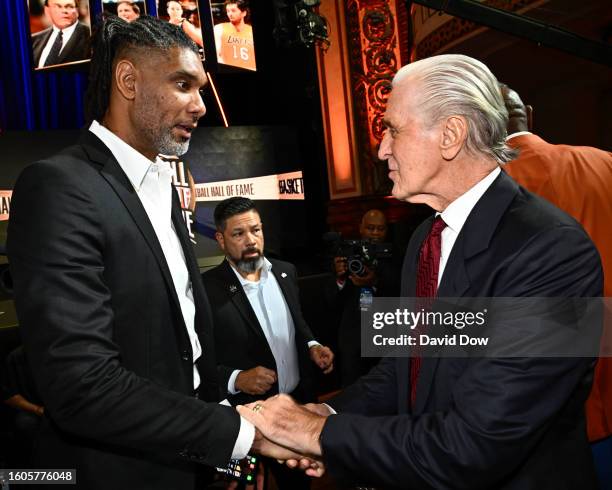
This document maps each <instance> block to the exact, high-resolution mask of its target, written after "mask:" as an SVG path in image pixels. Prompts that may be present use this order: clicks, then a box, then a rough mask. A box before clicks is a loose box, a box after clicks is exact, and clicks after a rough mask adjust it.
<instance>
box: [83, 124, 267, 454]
mask: <svg viewBox="0 0 612 490" xmlns="http://www.w3.org/2000/svg"><path fill="white" fill-rule="evenodd" d="M89 130H90V131H91V132H92V133H93V134H95V135H96V136H97V137H98V138H100V139H101V140H102V142H103V143H104V144H105V145H106V146H107V147H108V149H109V150H110V151H111V153H112V154H113V156H114V157H115V159H116V160H117V162H118V163H119V165H120V166H121V168H122V169H123V171H124V172H125V174H126V175H127V177H128V179H129V180H130V182H131V184H132V186H133V187H134V190H135V191H136V194H137V195H138V198H139V199H140V202H141V203H142V206H143V207H144V209H145V211H146V213H147V216H148V218H149V221H150V222H151V225H152V226H153V230H154V231H155V235H156V236H157V240H158V241H159V244H160V246H161V249H162V252H163V253H164V258H165V259H166V263H167V264H168V269H170V274H171V276H172V282H173V284H174V288H175V290H176V294H177V296H178V299H179V303H180V306H181V312H182V314H183V320H184V321H185V326H186V328H187V334H188V336H189V342H190V343H191V350H192V352H193V363H194V364H193V387H194V389H196V388H197V387H198V386H200V373H199V372H198V369H197V367H196V364H195V363H196V361H197V360H198V359H199V357H200V356H201V355H202V347H201V345H200V341H199V339H198V334H197V333H196V331H195V303H194V300H193V289H192V285H191V280H190V278H189V271H188V269H187V263H186V261H185V255H184V253H183V248H182V247H181V243H180V241H179V238H178V235H177V234H176V230H175V229H174V224H173V223H172V218H171V209H172V192H174V190H173V187H172V175H173V171H172V169H171V167H170V163H168V162H164V161H162V160H159V159H157V160H156V161H155V162H152V161H151V160H149V159H148V158H147V157H145V156H144V155H143V154H141V153H139V152H138V151H136V150H135V149H134V148H132V147H131V146H130V145H128V144H127V143H126V142H125V141H123V140H122V139H121V138H119V137H118V136H117V135H115V134H114V133H113V132H111V131H109V130H108V129H106V128H105V127H104V126H102V125H100V124H99V123H98V122H97V121H93V122H92V123H91V126H90V127H89ZM254 437H255V429H254V427H253V425H252V424H250V423H249V422H247V421H246V420H244V419H242V417H241V425H240V433H239V435H238V439H237V440H236V445H235V446H234V452H233V454H232V458H235V459H242V458H243V457H245V456H246V454H247V452H248V451H249V449H250V448H251V445H252V443H253V439H254Z"/></svg>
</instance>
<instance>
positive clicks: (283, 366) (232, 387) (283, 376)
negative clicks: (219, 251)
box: [227, 258, 319, 395]
mask: <svg viewBox="0 0 612 490" xmlns="http://www.w3.org/2000/svg"><path fill="white" fill-rule="evenodd" d="M230 265H231V264H230ZM232 270H233V271H234V274H236V277H237V278H238V280H239V281H240V284H241V286H242V289H243V290H244V293H245V294H246V296H247V299H248V300H249V303H250V304H251V307H252V308H253V311H254V312H255V316H256V317H257V320H258V321H259V325H260V326H261V328H262V330H263V332H264V335H265V336H266V340H267V341H268V345H269V346H270V350H271V351H272V355H273V356H274V361H275V362H276V368H277V371H278V372H277V375H278V391H279V393H291V392H292V391H293V390H295V388H296V387H297V385H298V383H299V382H300V369H299V363H298V355H297V349H296V348H295V325H294V323H293V317H292V316H291V311H290V310H289V306H287V302H286V301H285V297H284V296H283V292H282V290H281V288H280V285H279V284H278V281H277V280H276V277H275V276H274V274H272V264H271V263H270V261H269V260H268V259H266V258H264V265H263V267H262V269H261V276H260V278H259V281H249V280H248V279H245V278H244V277H242V276H241V275H240V273H239V272H238V271H237V270H236V269H234V266H233V265H232ZM318 344H319V343H318V342H316V341H314V340H311V341H310V342H308V347H312V346H313V345H318ZM240 372H241V370H240V369H236V370H235V371H234V372H233V373H232V375H231V376H230V378H229V380H228V383H227V389H228V391H229V392H230V393H231V394H233V395H235V394H236V393H239V391H238V390H236V377H237V376H238V374H239V373H240Z"/></svg>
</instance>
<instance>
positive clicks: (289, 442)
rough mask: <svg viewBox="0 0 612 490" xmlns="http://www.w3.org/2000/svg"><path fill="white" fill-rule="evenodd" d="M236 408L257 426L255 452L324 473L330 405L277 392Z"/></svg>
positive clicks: (314, 473)
mask: <svg viewBox="0 0 612 490" xmlns="http://www.w3.org/2000/svg"><path fill="white" fill-rule="evenodd" d="M236 408H237V410H238V412H239V413H240V415H242V417H244V418H245V419H247V420H248V421H249V422H251V423H252V424H253V425H254V426H255V429H256V432H255V440H254V441H253V446H252V448H251V451H252V452H256V453H259V454H262V455H263V456H268V457H271V458H275V459H277V460H279V461H284V462H285V464H286V465H287V466H288V467H290V468H300V469H301V470H303V471H305V473H306V474H307V475H308V476H312V477H320V476H322V475H323V473H324V472H325V468H324V466H323V462H322V452H321V444H320V436H321V431H322V430H323V426H324V425H325V421H326V419H327V417H328V416H329V415H331V413H332V412H331V410H330V409H329V407H327V405H324V404H315V403H308V404H306V405H300V404H298V403H296V402H295V401H294V400H293V398H291V397H290V396H289V395H276V396H273V397H271V398H268V399H267V400H262V401H258V402H254V403H250V404H248V405H238V407H236Z"/></svg>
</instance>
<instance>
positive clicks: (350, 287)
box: [331, 209, 399, 387]
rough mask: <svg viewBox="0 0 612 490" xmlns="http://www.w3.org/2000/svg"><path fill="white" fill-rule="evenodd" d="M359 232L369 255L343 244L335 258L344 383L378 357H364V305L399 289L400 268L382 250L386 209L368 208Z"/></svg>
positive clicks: (334, 294)
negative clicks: (348, 252)
mask: <svg viewBox="0 0 612 490" xmlns="http://www.w3.org/2000/svg"><path fill="white" fill-rule="evenodd" d="M359 233H360V235H361V240H362V242H361V244H362V245H361V246H360V247H358V248H361V249H362V250H363V249H365V250H366V251H367V252H368V253H367V257H363V256H362V254H357V255H355V256H347V255H346V252H345V250H343V249H344V248H345V247H342V246H341V247H339V249H338V255H336V256H335V257H334V259H333V265H334V272H335V283H336V284H335V286H334V287H333V288H332V292H331V298H332V303H333V305H334V307H335V308H336V310H337V313H338V317H339V327H338V353H339V359H340V363H339V365H340V380H341V383H342V386H343V387H345V386H348V385H350V384H351V383H353V381H355V380H356V379H357V378H359V377H360V376H361V375H362V374H365V373H366V372H367V371H368V370H369V369H370V368H371V367H372V366H373V365H374V364H375V363H376V361H377V359H376V358H362V357H361V318H360V310H361V308H362V307H367V306H368V305H369V304H370V303H371V301H372V298H373V297H374V296H397V295H398V293H399V268H394V267H393V266H392V261H391V257H390V254H389V253H382V252H378V250H379V249H383V248H384V247H380V245H381V244H382V243H383V242H384V241H385V239H386V236H387V219H386V217H385V215H384V213H383V212H382V211H380V210H378V209H370V210H369V211H367V212H366V213H365V214H364V215H363V217H362V219H361V224H360V225H359ZM351 243H355V242H351ZM354 246H356V245H354ZM349 248H350V247H349ZM385 250H388V248H385ZM394 269H395V270H394Z"/></svg>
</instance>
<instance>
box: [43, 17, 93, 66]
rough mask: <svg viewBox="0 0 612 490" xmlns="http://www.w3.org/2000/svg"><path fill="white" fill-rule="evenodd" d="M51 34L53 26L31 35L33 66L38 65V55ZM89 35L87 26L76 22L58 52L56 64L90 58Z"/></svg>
mask: <svg viewBox="0 0 612 490" xmlns="http://www.w3.org/2000/svg"><path fill="white" fill-rule="evenodd" d="M51 34H53V27H49V28H48V29H45V30H44V31H40V32H37V33H36V34H34V35H33V36H32V57H33V61H34V67H35V68H36V67H38V62H39V61H40V56H41V55H42V52H43V50H44V49H45V46H46V45H47V42H48V41H49V38H50V37H51ZM90 42H91V36H90V33H89V27H87V26H86V25H85V24H83V23H81V22H77V26H76V28H75V29H74V32H73V33H72V36H70V40H69V41H68V43H67V44H66V46H64V48H63V49H62V50H61V52H60V54H59V58H58V60H57V64H58V65H59V64H62V63H69V62H71V61H81V60H88V59H89V58H91V49H90Z"/></svg>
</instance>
